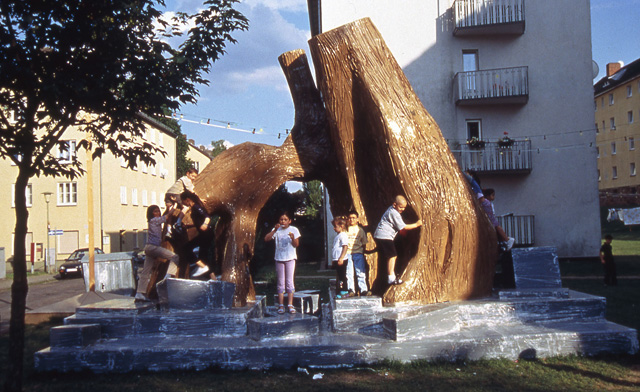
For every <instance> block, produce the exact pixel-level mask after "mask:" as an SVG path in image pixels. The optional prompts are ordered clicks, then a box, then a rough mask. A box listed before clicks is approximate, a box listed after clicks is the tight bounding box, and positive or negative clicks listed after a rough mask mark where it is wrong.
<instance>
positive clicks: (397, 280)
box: [389, 278, 404, 286]
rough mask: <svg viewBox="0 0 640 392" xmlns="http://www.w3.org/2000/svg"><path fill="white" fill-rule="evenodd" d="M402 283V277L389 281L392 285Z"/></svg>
mask: <svg viewBox="0 0 640 392" xmlns="http://www.w3.org/2000/svg"><path fill="white" fill-rule="evenodd" d="M403 283H404V281H403V280H402V279H400V278H396V280H394V281H393V282H391V283H389V284H390V285H392V286H397V285H399V284H403Z"/></svg>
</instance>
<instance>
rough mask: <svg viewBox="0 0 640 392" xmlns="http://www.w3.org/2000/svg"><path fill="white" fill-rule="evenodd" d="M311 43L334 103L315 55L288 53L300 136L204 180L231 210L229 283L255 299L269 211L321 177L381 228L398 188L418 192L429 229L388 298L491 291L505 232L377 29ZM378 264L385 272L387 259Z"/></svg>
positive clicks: (216, 202)
mask: <svg viewBox="0 0 640 392" xmlns="http://www.w3.org/2000/svg"><path fill="white" fill-rule="evenodd" d="M310 46H311V53H312V56H313V58H314V61H315V66H316V71H317V80H318V81H319V82H318V83H319V85H320V89H321V91H322V98H323V99H324V104H325V105H326V107H323V102H322V99H321V97H320V94H319V93H318V90H317V89H316V87H315V85H314V83H313V80H312V78H311V74H310V72H309V67H308V64H307V62H306V58H305V57H304V52H303V51H302V50H297V51H292V52H288V53H285V54H283V55H282V56H281V57H280V63H281V65H282V68H283V70H284V73H285V76H286V77H287V81H288V82H289V87H290V89H291V93H292V97H293V101H294V104H295V109H296V116H295V126H294V127H293V129H292V132H291V136H290V137H288V138H287V139H286V140H285V142H284V143H283V144H282V146H280V147H272V146H266V145H257V144H252V143H244V144H241V145H239V146H236V147H232V148H231V149H229V150H227V151H225V152H224V153H222V154H220V155H219V156H218V157H217V158H216V159H215V160H214V161H213V162H212V163H211V164H209V165H208V166H207V167H206V168H205V170H204V171H203V172H202V173H201V174H200V176H198V179H197V180H196V183H195V186H196V193H198V195H200V196H201V197H202V198H203V200H204V201H205V205H206V206H207V209H208V210H209V212H211V213H213V214H217V215H219V216H221V224H222V226H221V227H222V228H223V229H221V230H220V233H221V234H222V235H220V236H219V237H218V238H217V239H216V244H217V245H221V246H223V249H224V252H223V257H222V258H221V260H222V265H221V267H222V271H223V273H222V278H223V280H226V281H230V282H234V283H236V284H237V289H236V305H243V304H244V303H245V302H246V300H247V299H252V298H253V297H254V291H253V285H252V282H251V277H250V275H249V268H248V263H249V260H250V258H251V256H252V253H253V246H254V239H255V232H256V222H257V217H258V213H259V212H260V209H261V208H262V207H263V206H264V205H265V203H266V201H267V200H268V198H269V197H270V196H271V195H272V194H273V192H275V191H276V189H277V188H278V187H279V186H280V185H281V184H282V183H284V182H285V181H288V180H292V179H300V180H312V179H319V180H321V181H322V182H323V183H324V184H325V186H326V187H327V189H328V191H329V194H330V197H331V203H332V211H333V212H334V214H344V213H347V212H348V210H349V209H350V208H355V209H356V210H357V211H358V212H359V213H360V216H361V221H362V222H363V224H365V225H369V228H370V229H371V230H373V229H375V226H376V225H377V223H378V220H379V219H380V217H381V216H382V214H383V212H384V211H385V209H386V208H387V207H389V206H390V205H391V203H392V202H393V199H394V197H395V196H396V195H397V194H402V195H405V196H406V197H407V199H408V200H409V208H407V212H406V213H405V220H406V221H408V222H413V221H415V220H417V219H422V221H423V222H424V225H423V227H421V228H420V229H417V230H413V231H412V232H410V233H409V234H408V235H407V236H406V237H405V238H404V239H403V240H402V243H403V245H402V250H403V253H402V255H403V256H404V264H406V268H405V269H404V273H402V275H401V276H402V279H403V280H404V281H405V283H404V284H403V285H400V286H394V287H391V288H388V287H387V286H386V284H384V282H380V279H378V280H377V281H376V285H375V286H374V289H375V290H376V291H377V292H378V293H380V294H384V301H385V302H386V303H388V304H393V303H396V302H419V303H434V302H442V301H449V300H458V299H467V298H472V297H479V296H484V295H488V294H489V293H490V291H491V287H492V278H493V270H494V264H495V258H496V244H497V242H496V235H495V230H493V227H492V226H491V224H490V223H489V221H488V219H487V217H486V215H485V214H484V212H483V211H482V210H481V209H480V207H479V204H478V203H477V201H475V200H474V199H473V197H472V196H471V193H470V191H469V189H468V185H467V184H466V183H465V180H464V179H463V177H462V174H461V172H460V169H459V168H458V165H457V163H456V161H455V159H454V158H453V156H452V154H451V152H450V151H449V149H448V147H447V144H446V142H445V140H444V138H443V137H442V135H441V133H440V130H439V128H438V126H437V125H436V123H435V122H434V120H433V119H432V118H431V116H430V115H429V114H428V113H427V111H426V110H425V109H424V108H423V107H422V104H421V103H420V101H419V99H418V98H417V96H416V95H415V93H414V91H413V89H412V88H411V86H410V84H409V82H408V81H407V79H406V78H405V76H404V74H403V72H402V70H401V69H400V67H399V66H398V64H397V63H396V61H395V59H394V58H393V56H392V54H391V52H390V51H389V50H388V48H387V47H386V45H385V43H384V41H383V40H382V38H381V37H380V34H379V33H378V31H377V29H376V28H375V27H374V26H373V24H372V23H371V22H370V21H369V20H368V19H363V20H359V21H356V22H354V23H351V24H348V25H345V26H342V27H340V28H338V29H335V30H331V31H329V32H327V33H324V34H321V35H319V36H316V37H314V38H313V39H312V40H311V41H310ZM327 116H328V117H327ZM329 124H330V126H329ZM308 240H311V241H320V239H308ZM368 262H369V264H370V267H371V270H370V275H371V276H373V277H375V276H376V274H377V268H378V265H377V263H376V256H375V254H374V255H370V256H368ZM399 264H402V263H401V262H400V260H399Z"/></svg>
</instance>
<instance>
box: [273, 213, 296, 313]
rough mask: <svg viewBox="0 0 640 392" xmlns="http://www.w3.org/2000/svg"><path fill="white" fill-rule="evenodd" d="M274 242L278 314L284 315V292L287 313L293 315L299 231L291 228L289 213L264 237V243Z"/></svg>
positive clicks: (281, 216)
mask: <svg viewBox="0 0 640 392" xmlns="http://www.w3.org/2000/svg"><path fill="white" fill-rule="evenodd" d="M273 239H275V241H276V255H275V260H276V274H277V275H278V287H277V291H278V302H279V306H278V313H279V314H283V313H284V292H285V291H286V292H287V294H288V295H287V297H288V302H289V306H288V308H289V313H295V312H296V309H295V308H294V307H293V293H294V292H295V288H294V286H293V275H294V273H295V270H296V259H297V258H298V256H297V255H296V248H297V247H298V245H299V244H300V231H298V229H297V228H296V227H293V226H291V216H290V215H289V213H286V212H285V213H283V214H281V215H280V219H279V220H278V223H277V224H276V225H275V227H274V228H273V230H271V231H270V232H269V234H267V235H266V236H265V237H264V240H265V241H267V242H268V241H271V240H273Z"/></svg>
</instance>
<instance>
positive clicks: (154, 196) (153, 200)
mask: <svg viewBox="0 0 640 392" xmlns="http://www.w3.org/2000/svg"><path fill="white" fill-rule="evenodd" d="M151 204H158V198H157V196H156V191H151Z"/></svg>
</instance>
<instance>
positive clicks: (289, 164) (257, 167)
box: [195, 50, 350, 306]
mask: <svg viewBox="0 0 640 392" xmlns="http://www.w3.org/2000/svg"><path fill="white" fill-rule="evenodd" d="M279 60H280V64H281V66H282V69H283V71H284V73H285V76H286V78H287V81H288V82H289V87H290V89H291V94H292V97H293V101H294V104H295V108H296V117H295V124H294V126H293V128H292V129H291V135H290V136H289V137H287V139H286V140H285V141H284V143H283V144H282V145H281V146H279V147H273V146H268V145H261V144H254V143H243V144H240V145H238V146H234V147H232V148H230V149H229V150H226V151H224V152H223V153H221V154H220V155H218V156H217V157H216V158H215V159H214V160H213V161H212V162H211V164H209V165H207V167H206V168H205V169H204V170H203V171H202V173H200V175H199V176H198V178H197V179H196V181H195V190H196V193H197V194H198V195H199V196H200V197H201V198H202V200H203V201H204V204H205V206H206V207H207V210H208V212H209V213H211V214H214V215H218V216H219V217H220V221H219V222H218V225H219V227H220V229H219V230H217V235H216V251H217V253H219V257H220V258H221V260H220V261H219V262H220V263H221V267H222V279H223V280H225V281H228V282H233V283H235V284H236V294H235V305H236V306H243V305H244V304H245V303H246V301H247V300H251V299H254V298H255V291H254V289H253V283H252V281H251V276H250V274H249V261H250V260H251V258H252V256H253V249H254V243H255V233H256V224H257V219H258V214H259V213H260V209H261V208H262V207H263V206H264V205H265V204H266V202H267V200H268V199H269V197H271V195H272V194H273V193H274V192H275V191H276V190H277V189H278V187H280V185H282V184H283V183H285V182H286V181H290V180H304V181H309V180H313V179H320V180H322V181H323V182H324V183H325V185H327V186H328V187H329V184H331V186H330V187H329V189H330V190H331V189H333V190H336V189H345V187H344V185H343V186H340V185H338V184H340V182H341V181H342V183H344V184H346V182H344V177H342V174H341V172H340V170H339V169H338V165H337V158H336V156H335V154H334V153H333V147H332V145H331V141H330V139H329V134H328V126H327V123H326V116H325V112H324V108H323V106H322V101H321V99H320V94H319V92H318V90H317V89H316V87H315V85H314V84H313V79H312V78H311V72H310V71H309V65H308V63H307V60H306V57H305V56H304V51H302V50H296V51H292V52H287V53H285V54H283V55H282V56H280V59H279ZM334 197H335V203H336V205H340V206H341V208H344V209H345V211H346V209H347V208H348V206H349V205H350V199H349V195H348V194H339V193H333V194H332V201H333V200H334V199H333V198H334ZM303 240H304V239H303ZM309 240H310V241H315V240H317V239H309Z"/></svg>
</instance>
